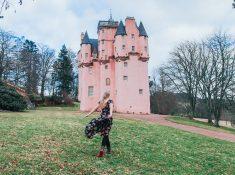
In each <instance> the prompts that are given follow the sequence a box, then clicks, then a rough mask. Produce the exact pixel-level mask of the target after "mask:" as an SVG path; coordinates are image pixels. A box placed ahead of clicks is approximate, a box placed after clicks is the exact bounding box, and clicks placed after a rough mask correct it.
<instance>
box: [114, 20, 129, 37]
mask: <svg viewBox="0 0 235 175" xmlns="http://www.w3.org/2000/svg"><path fill="white" fill-rule="evenodd" d="M117 35H122V36H123V35H126V29H125V26H124V25H123V22H122V21H120V23H119V25H118V28H117V31H116V34H115V36H117Z"/></svg>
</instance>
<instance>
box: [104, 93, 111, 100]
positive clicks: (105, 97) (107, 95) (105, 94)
mask: <svg viewBox="0 0 235 175" xmlns="http://www.w3.org/2000/svg"><path fill="white" fill-rule="evenodd" d="M109 97H110V92H109V91H106V92H105V93H104V95H103V98H102V100H105V99H107V98H109Z"/></svg>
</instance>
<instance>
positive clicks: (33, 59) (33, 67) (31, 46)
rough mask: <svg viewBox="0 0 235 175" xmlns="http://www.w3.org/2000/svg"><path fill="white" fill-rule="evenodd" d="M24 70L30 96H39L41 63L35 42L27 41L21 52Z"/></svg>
mask: <svg viewBox="0 0 235 175" xmlns="http://www.w3.org/2000/svg"><path fill="white" fill-rule="evenodd" d="M20 60H21V62H22V70H23V72H24V79H25V87H26V91H27V93H28V94H32V93H35V94H38V82H39V70H40V61H39V59H38V48H37V45H36V44H35V42H33V41H30V40H25V42H24V44H23V48H22V50H21V58H20Z"/></svg>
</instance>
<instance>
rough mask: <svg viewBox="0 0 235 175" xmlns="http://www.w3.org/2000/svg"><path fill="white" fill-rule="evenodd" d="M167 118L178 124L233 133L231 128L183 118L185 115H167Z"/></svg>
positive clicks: (234, 132) (234, 131)
mask: <svg viewBox="0 0 235 175" xmlns="http://www.w3.org/2000/svg"><path fill="white" fill-rule="evenodd" d="M167 120H169V121H172V122H175V123H179V124H184V125H190V126H196V127H200V128H204V129H209V130H213V131H220V132H227V133H231V134H235V129H233V128H228V127H223V126H220V127H219V128H218V127H214V126H212V125H211V124H209V123H206V122H202V121H197V120H190V119H189V118H185V117H169V118H167Z"/></svg>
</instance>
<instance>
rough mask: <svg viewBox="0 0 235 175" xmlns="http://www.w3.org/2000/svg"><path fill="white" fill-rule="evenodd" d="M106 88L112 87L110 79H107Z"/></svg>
mask: <svg viewBox="0 0 235 175" xmlns="http://www.w3.org/2000/svg"><path fill="white" fill-rule="evenodd" d="M106 86H110V78H106Z"/></svg>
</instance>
